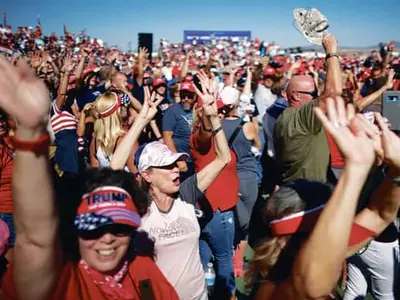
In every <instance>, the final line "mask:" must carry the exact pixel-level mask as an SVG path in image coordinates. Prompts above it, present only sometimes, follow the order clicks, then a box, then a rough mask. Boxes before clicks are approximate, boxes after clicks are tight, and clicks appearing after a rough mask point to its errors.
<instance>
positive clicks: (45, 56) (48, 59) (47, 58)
mask: <svg viewBox="0 0 400 300" xmlns="http://www.w3.org/2000/svg"><path fill="white" fill-rule="evenodd" d="M42 58H43V62H48V63H50V62H52V61H53V59H52V58H51V56H50V54H49V52H47V51H45V52H43V55H42Z"/></svg>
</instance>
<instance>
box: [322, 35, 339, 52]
mask: <svg viewBox="0 0 400 300" xmlns="http://www.w3.org/2000/svg"><path fill="white" fill-rule="evenodd" d="M337 44H338V43H337V40H336V38H335V37H334V36H333V35H331V34H328V35H326V36H325V37H324V38H323V39H322V46H323V47H324V50H325V53H336V50H337Z"/></svg>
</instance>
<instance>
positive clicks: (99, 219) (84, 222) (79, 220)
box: [74, 213, 114, 231]
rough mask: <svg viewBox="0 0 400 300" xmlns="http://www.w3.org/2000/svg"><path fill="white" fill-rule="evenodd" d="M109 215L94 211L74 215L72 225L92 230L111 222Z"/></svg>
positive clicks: (79, 228)
mask: <svg viewBox="0 0 400 300" xmlns="http://www.w3.org/2000/svg"><path fill="white" fill-rule="evenodd" d="M113 223H114V222H113V220H112V219H111V218H110V217H107V216H102V215H98V214H96V213H87V214H80V215H77V216H76V217H75V221H74V225H75V227H76V228H77V229H78V230H87V231H89V230H94V229H97V228H99V227H101V226H103V225H107V224H113Z"/></svg>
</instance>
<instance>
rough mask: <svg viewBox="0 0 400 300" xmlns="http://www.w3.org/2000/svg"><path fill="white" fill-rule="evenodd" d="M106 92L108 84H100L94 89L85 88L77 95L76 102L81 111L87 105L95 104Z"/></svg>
mask: <svg viewBox="0 0 400 300" xmlns="http://www.w3.org/2000/svg"><path fill="white" fill-rule="evenodd" d="M105 92H106V84H105V83H103V84H100V85H98V86H96V87H95V88H94V89H88V88H83V89H82V90H81V91H80V92H79V93H78V94H77V95H76V102H77V104H78V106H79V110H82V109H83V107H84V106H85V105H86V104H87V103H91V102H94V101H95V100H96V99H97V97H98V96H100V95H101V94H104V93H105Z"/></svg>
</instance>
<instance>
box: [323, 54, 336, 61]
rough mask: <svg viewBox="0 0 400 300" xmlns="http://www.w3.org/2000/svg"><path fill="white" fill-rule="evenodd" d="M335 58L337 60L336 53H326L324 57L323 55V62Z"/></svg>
mask: <svg viewBox="0 0 400 300" xmlns="http://www.w3.org/2000/svg"><path fill="white" fill-rule="evenodd" d="M335 56H336V57H337V58H339V54H336V53H327V54H326V55H325V60H328V59H330V58H331V57H335Z"/></svg>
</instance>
